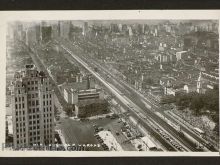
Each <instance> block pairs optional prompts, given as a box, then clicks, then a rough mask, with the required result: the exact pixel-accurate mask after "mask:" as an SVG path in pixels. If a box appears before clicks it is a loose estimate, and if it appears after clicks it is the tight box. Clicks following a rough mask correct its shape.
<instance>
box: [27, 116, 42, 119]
mask: <svg viewBox="0 0 220 165" xmlns="http://www.w3.org/2000/svg"><path fill="white" fill-rule="evenodd" d="M35 118H37V119H39V118H40V115H33V116H31V115H30V116H29V119H35Z"/></svg>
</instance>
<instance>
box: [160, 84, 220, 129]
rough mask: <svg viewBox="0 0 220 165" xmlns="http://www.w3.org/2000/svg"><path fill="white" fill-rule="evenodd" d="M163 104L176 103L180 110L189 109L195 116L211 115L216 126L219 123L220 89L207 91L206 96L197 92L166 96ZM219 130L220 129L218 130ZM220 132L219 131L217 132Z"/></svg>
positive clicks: (162, 100)
mask: <svg viewBox="0 0 220 165" xmlns="http://www.w3.org/2000/svg"><path fill="white" fill-rule="evenodd" d="M161 103H163V104H169V103H174V104H175V105H176V106H178V107H179V109H180V110H183V109H185V108H189V109H190V110H192V111H193V112H194V114H195V115H201V114H203V113H209V114H210V115H211V117H212V119H213V121H214V122H215V123H217V124H216V125H218V123H219V88H218V86H215V87H214V89H213V90H211V89H210V90H207V91H206V92H205V93H204V94H200V93H197V92H191V93H182V94H178V95H176V96H165V97H163V98H162V99H161ZM216 129H218V128H216ZM217 131H218V130H217Z"/></svg>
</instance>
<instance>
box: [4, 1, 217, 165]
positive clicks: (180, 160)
mask: <svg viewBox="0 0 220 165" xmlns="http://www.w3.org/2000/svg"><path fill="white" fill-rule="evenodd" d="M130 9H133V10H138V9H141V10H144V9H147V10H154V9H170V10H174V9H220V0H0V10H130ZM14 154H15V155H16V152H15V153H14ZM73 156H74V153H73ZM219 163H220V161H219V157H133V158H131V157H114V158H112V157H106V158H96V157H94V158H85V157H81V158H34V157H33V158H12V157H10V158H0V164H1V165H4V164H6V165H12V164H13V165H26V164H36V165H42V164H47V165H50V164H52V165H58V164H59V165H67V164H72V165H75V164H79V165H87V164H89V165H93V164H94V165H99V164H100V165H105V164H107V165H124V164H126V165H154V164H156V165H157V164H158V165H159V164H162V165H171V164H174V165H215V164H219Z"/></svg>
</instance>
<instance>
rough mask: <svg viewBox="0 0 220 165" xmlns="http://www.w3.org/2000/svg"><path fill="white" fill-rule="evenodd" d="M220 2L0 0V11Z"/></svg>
mask: <svg viewBox="0 0 220 165" xmlns="http://www.w3.org/2000/svg"><path fill="white" fill-rule="evenodd" d="M219 8H220V0H0V10H49V9H50V10H58V9H59V10H112V9H117V10H123V9H219Z"/></svg>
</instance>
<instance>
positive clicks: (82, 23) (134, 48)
mask: <svg viewBox="0 0 220 165" xmlns="http://www.w3.org/2000/svg"><path fill="white" fill-rule="evenodd" d="M158 14H160V13H159V12H158ZM54 18H55V17H53V18H52V19H36V18H33V19H32V20H30V19H28V20H25V19H22V18H20V19H16V20H8V21H7V22H6V26H5V28H6V29H5V38H6V40H5V42H6V43H5V46H6V48H5V49H6V52H5V55H4V56H5V66H6V67H5V68H6V71H5V80H4V81H5V82H6V84H5V86H4V87H2V88H4V89H5V93H4V95H5V103H2V104H4V111H5V112H4V118H3V119H5V121H4V124H5V125H4V128H2V130H4V134H5V135H4V137H5V141H4V142H3V144H2V150H4V151H6V152H7V151H25V152H29V151H48V152H51V151H54V152H53V153H56V152H58V151H67V152H68V151H71V153H73V152H77V151H88V152H90V151H98V152H97V153H108V152H109V151H123V152H124V151H136V153H137V154H138V153H142V154H144V155H147V154H148V153H155V154H159V153H163V152H165V153H167V152H174V153H191V152H193V153H197V152H199V153H211V152H213V153H215V152H219V20H218V19H215V18H213V19H211V18H210V19H201V18H200V19H194V18H193V19H189V18H188V17H187V19H184V18H181V19H173V18H172V17H171V18H164V19H158V17H157V18H156V19H152V16H151V18H150V19H148V17H147V15H146V17H145V19H143V18H141V19H139V18H138V17H137V18H136V19H134V18H133V17H132V18H131V19H130V18H127V19H120V18H119V19H117V18H114V19H105V18H103V19H100V17H99V19H94V17H93V18H92V19H89V18H88V19H66V17H65V19H64V20H63V19H59V18H60V17H58V18H57V19H54ZM2 56H3V55H2ZM1 122H3V121H2V120H1ZM1 136H3V135H1ZM4 151H3V152H4ZM88 152H85V153H88ZM62 153H63V152H62ZM111 153H112V152H111ZM119 153H121V152H119ZM12 154H13V152H12ZM64 154H65V153H64ZM116 154H117V152H116ZM180 155H181V154H180Z"/></svg>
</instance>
